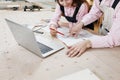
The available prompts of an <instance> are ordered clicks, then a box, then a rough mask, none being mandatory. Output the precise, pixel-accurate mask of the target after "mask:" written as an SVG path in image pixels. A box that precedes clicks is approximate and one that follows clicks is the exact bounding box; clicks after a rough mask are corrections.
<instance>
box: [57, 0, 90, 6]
mask: <svg viewBox="0 0 120 80" xmlns="http://www.w3.org/2000/svg"><path fill="white" fill-rule="evenodd" d="M55 1H56V2H57V3H58V4H59V5H60V3H59V0H55ZM84 2H85V3H86V4H87V5H88V7H89V4H88V2H87V1H86V0H73V3H72V6H78V5H80V4H82V3H84Z"/></svg>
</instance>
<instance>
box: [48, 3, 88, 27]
mask: <svg viewBox="0 0 120 80" xmlns="http://www.w3.org/2000/svg"><path fill="white" fill-rule="evenodd" d="M75 9H76V7H64V10H65V15H66V16H70V17H72V16H73V14H74V11H75ZM87 13H88V6H87V4H85V3H83V4H82V5H81V7H80V9H79V11H78V13H77V15H76V19H77V20H78V22H80V21H81V19H82V18H83V16H84V15H85V14H87ZM61 14H62V12H61V10H60V6H59V5H58V4H57V5H56V9H55V14H54V16H53V18H52V19H51V21H50V24H55V25H56V27H58V24H57V22H58V21H59V19H60V17H61ZM78 22H77V23H78ZM75 24H76V23H71V22H69V27H73V26H74V25H75Z"/></svg>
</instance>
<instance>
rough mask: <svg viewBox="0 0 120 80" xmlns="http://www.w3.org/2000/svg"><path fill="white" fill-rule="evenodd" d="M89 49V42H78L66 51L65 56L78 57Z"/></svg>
mask: <svg viewBox="0 0 120 80" xmlns="http://www.w3.org/2000/svg"><path fill="white" fill-rule="evenodd" d="M90 47H91V42H90V41H89V40H85V41H83V42H78V43H76V44H74V45H73V46H70V47H69V48H68V51H67V55H68V56H69V57H75V56H77V57H79V56H81V55H82V53H84V52H85V51H86V49H88V48H90Z"/></svg>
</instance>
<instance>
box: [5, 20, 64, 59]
mask: <svg viewBox="0 0 120 80" xmlns="http://www.w3.org/2000/svg"><path fill="white" fill-rule="evenodd" d="M5 20H6V22H7V24H8V26H9V28H10V30H11V32H12V33H13V36H14V38H15V40H16V42H17V43H18V44H19V45H20V46H22V47H24V48H26V49H27V50H29V51H31V52H33V53H35V54H36V55H38V56H40V57H43V58H44V57H47V56H49V55H51V54H53V53H55V52H57V51H59V50H61V49H63V48H64V45H63V44H60V43H58V41H55V40H53V39H47V37H44V36H43V35H44V34H40V35H39V36H37V37H36V36H35V34H34V32H33V31H32V30H31V29H29V28H27V27H24V26H23V25H20V24H18V23H15V22H13V21H11V20H8V19H5ZM52 40H53V41H52Z"/></svg>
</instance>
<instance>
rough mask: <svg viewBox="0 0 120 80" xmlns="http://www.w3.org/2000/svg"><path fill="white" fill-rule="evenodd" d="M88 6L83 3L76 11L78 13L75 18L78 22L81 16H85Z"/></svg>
mask: <svg viewBox="0 0 120 80" xmlns="http://www.w3.org/2000/svg"><path fill="white" fill-rule="evenodd" d="M88 10H89V7H88V5H87V4H86V3H83V4H82V5H81V7H80V9H79V11H78V15H77V20H78V22H80V21H81V20H82V18H83V16H85V15H86V14H87V13H88Z"/></svg>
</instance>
